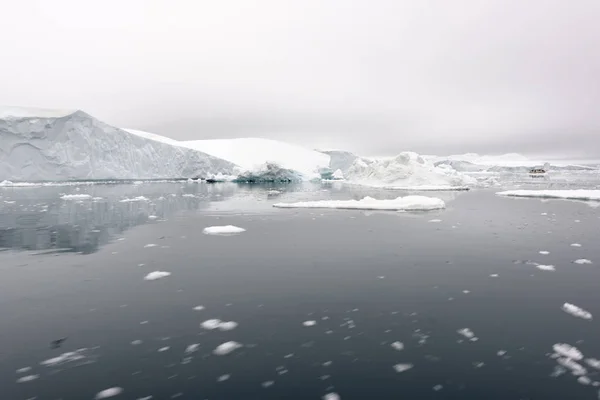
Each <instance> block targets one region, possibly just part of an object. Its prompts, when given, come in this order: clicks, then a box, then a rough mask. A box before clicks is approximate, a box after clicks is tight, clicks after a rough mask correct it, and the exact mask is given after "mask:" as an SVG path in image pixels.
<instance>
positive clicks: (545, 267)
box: [535, 264, 556, 271]
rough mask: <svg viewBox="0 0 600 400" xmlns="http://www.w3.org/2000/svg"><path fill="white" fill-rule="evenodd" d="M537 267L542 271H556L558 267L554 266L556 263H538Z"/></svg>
mask: <svg viewBox="0 0 600 400" xmlns="http://www.w3.org/2000/svg"><path fill="white" fill-rule="evenodd" d="M535 267H536V268H537V269H539V270H541V271H556V268H555V267H554V265H543V264H536V266H535Z"/></svg>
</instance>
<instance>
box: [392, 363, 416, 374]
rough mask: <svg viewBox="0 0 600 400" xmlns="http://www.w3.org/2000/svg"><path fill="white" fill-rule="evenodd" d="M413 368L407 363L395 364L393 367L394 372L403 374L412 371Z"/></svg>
mask: <svg viewBox="0 0 600 400" xmlns="http://www.w3.org/2000/svg"><path fill="white" fill-rule="evenodd" d="M413 367H414V365H413V364H409V363H404V364H396V365H394V370H395V371H396V372H404V371H408V370H409V369H412V368H413Z"/></svg>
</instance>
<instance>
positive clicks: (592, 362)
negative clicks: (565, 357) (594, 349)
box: [585, 358, 600, 369]
mask: <svg viewBox="0 0 600 400" xmlns="http://www.w3.org/2000/svg"><path fill="white" fill-rule="evenodd" d="M585 363H586V364H587V365H589V366H590V367H592V368H596V369H600V360H597V359H595V358H586V359H585Z"/></svg>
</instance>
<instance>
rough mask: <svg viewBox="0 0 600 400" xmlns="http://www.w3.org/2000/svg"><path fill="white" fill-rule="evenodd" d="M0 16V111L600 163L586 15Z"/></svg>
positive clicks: (477, 8) (70, 0)
mask: <svg viewBox="0 0 600 400" xmlns="http://www.w3.org/2000/svg"><path fill="white" fill-rule="evenodd" d="M2 13H3V15H4V16H5V18H3V19H2V23H1V24H0V49H1V52H2V56H1V62H0V104H2V105H14V106H32V107H44V108H60V109H81V110H84V111H86V112H88V113H89V114H92V115H93V116H95V117H97V118H99V119H101V120H103V121H105V122H107V123H109V124H112V125H115V126H120V127H123V128H133V129H140V130H146V131H149V132H153V133H157V134H161V135H164V136H168V137H171V138H174V139H178V140H194V139H213V138H233V137H264V138H271V139H277V140H284V141H288V142H292V143H297V144H300V145H305V146H308V147H312V148H328V149H329V148H335V149H344V150H350V151H354V152H357V153H359V154H361V155H393V154H395V153H399V152H401V151H406V150H411V151H417V152H419V153H424V154H439V155H444V154H456V153H464V152H478V153H482V154H500V153H505V152H520V153H524V154H559V155H564V156H569V157H600V50H599V49H600V24H599V23H598V21H600V1H598V0H574V1H570V2H568V1H566V0H527V1H523V0H486V1H482V0H452V1H448V0H368V1H367V0H365V1H355V0H252V1H247V0H239V1H237V0H219V1H214V0H126V1H124V0H118V1H117V0H102V1H100V0H98V1H81V0H52V1H47V0H43V1H33V0H4V2H3V5H2ZM7 16H9V17H7Z"/></svg>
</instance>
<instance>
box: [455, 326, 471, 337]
mask: <svg viewBox="0 0 600 400" xmlns="http://www.w3.org/2000/svg"><path fill="white" fill-rule="evenodd" d="M456 332H458V334H459V335H462V336H464V337H466V338H467V339H473V338H475V333H473V331H472V330H470V329H469V328H462V329H459V330H457V331H456Z"/></svg>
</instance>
